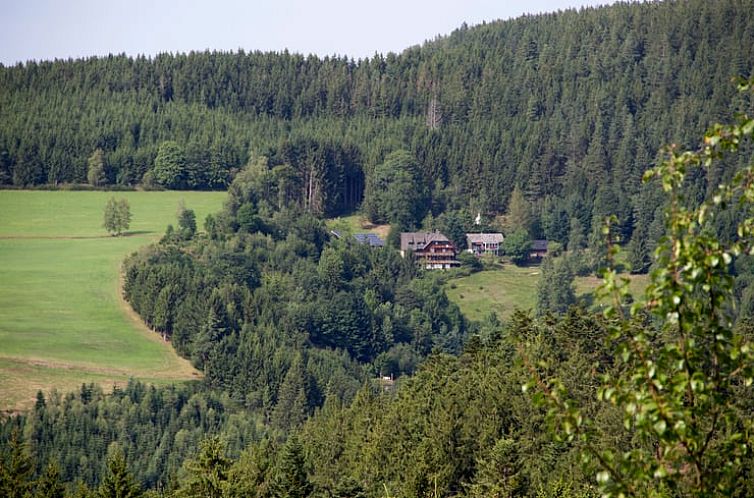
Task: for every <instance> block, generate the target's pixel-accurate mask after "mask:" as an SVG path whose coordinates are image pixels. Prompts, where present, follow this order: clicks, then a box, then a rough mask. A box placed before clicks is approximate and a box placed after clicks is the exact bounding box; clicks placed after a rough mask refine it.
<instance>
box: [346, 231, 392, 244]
mask: <svg viewBox="0 0 754 498" xmlns="http://www.w3.org/2000/svg"><path fill="white" fill-rule="evenodd" d="M353 238H354V239H356V241H357V242H358V243H360V244H368V245H369V246H371V247H383V246H384V245H385V241H383V240H382V239H381V238H379V237H378V236H377V235H375V234H373V233H356V234H354V235H353Z"/></svg>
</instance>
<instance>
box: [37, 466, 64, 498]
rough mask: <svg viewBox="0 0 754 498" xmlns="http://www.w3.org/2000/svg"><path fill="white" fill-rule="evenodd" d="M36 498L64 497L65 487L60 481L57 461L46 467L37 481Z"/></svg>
mask: <svg viewBox="0 0 754 498" xmlns="http://www.w3.org/2000/svg"><path fill="white" fill-rule="evenodd" d="M34 496H35V498H63V497H64V496H65V487H64V486H63V483H61V482H60V468H59V467H58V464H57V462H52V463H50V464H48V465H47V467H45V471H44V473H43V474H42V475H41V476H40V478H39V480H38V481H37V485H36V488H35V491H34Z"/></svg>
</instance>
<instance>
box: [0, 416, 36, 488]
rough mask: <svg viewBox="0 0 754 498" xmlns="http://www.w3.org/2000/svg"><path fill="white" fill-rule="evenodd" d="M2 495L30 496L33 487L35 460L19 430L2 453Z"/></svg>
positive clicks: (0, 477) (13, 433) (0, 467)
mask: <svg viewBox="0 0 754 498" xmlns="http://www.w3.org/2000/svg"><path fill="white" fill-rule="evenodd" d="M0 458H1V460H0V496H3V497H6V498H28V497H29V496H30V494H31V488H32V474H33V471H34V468H33V462H32V460H31V457H30V456H29V453H28V450H27V448H26V445H25V444H24V442H23V441H22V440H21V436H20V434H19V433H18V430H16V429H14V430H13V432H12V433H11V436H10V440H9V441H8V445H7V447H5V448H4V449H3V450H2V453H0Z"/></svg>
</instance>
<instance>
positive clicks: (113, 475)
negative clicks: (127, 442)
mask: <svg viewBox="0 0 754 498" xmlns="http://www.w3.org/2000/svg"><path fill="white" fill-rule="evenodd" d="M111 453H112V454H111V455H110V456H109V457H108V459H107V472H106V474H105V478H104V480H103V481H102V483H101V484H100V485H99V488H98V489H97V496H98V498H140V497H141V496H142V492H141V488H140V487H139V485H138V484H137V483H136V481H135V480H134V478H133V475H131V472H129V470H128V467H127V466H126V459H125V457H124V456H123V451H122V450H120V448H117V449H115V450H114V451H113V452H111Z"/></svg>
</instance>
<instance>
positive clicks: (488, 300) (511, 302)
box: [445, 264, 649, 321]
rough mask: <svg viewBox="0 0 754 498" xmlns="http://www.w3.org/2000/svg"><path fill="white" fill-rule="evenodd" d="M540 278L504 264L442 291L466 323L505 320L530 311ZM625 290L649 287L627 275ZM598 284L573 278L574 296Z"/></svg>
mask: <svg viewBox="0 0 754 498" xmlns="http://www.w3.org/2000/svg"><path fill="white" fill-rule="evenodd" d="M540 276H541V271H540V268H539V267H537V266H529V267H517V266H514V265H511V264H506V265H503V266H502V267H500V268H499V269H494V270H485V271H481V272H478V273H474V274H472V275H469V276H467V277H461V278H455V279H450V280H448V282H447V284H446V285H445V292H446V293H447V295H448V298H449V299H450V300H451V301H453V302H454V303H456V304H457V305H458V306H459V307H460V308H461V312H462V313H463V314H464V315H465V316H466V318H468V319H470V320H475V321H478V320H482V319H483V318H485V317H486V316H487V315H489V314H490V313H491V312H494V313H496V314H497V316H498V317H500V318H503V319H505V318H508V317H510V315H511V314H512V313H513V311H514V310H515V309H516V308H519V309H522V310H528V309H534V307H535V305H536V303H537V284H538V282H539V278H540ZM627 276H628V277H629V278H630V283H629V290H630V292H631V294H632V295H633V296H635V297H640V296H642V295H643V294H644V290H645V289H646V287H647V285H648V284H649V277H648V276H647V275H627ZM601 283H602V280H601V279H600V278H598V277H576V279H575V281H574V287H575V290H576V295H577V296H581V295H585V294H589V293H592V292H594V290H595V289H597V287H598V286H599V285H600V284H601Z"/></svg>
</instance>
